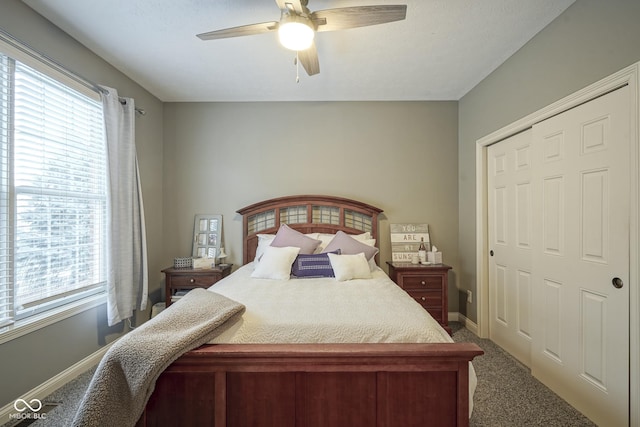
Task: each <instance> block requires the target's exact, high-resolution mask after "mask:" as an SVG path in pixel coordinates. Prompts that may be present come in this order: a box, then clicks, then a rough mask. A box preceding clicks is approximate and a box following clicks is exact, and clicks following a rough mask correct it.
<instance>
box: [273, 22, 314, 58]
mask: <svg viewBox="0 0 640 427" xmlns="http://www.w3.org/2000/svg"><path fill="white" fill-rule="evenodd" d="M314 37H315V31H314V30H313V28H312V26H311V23H310V22H309V20H308V19H306V18H304V17H302V16H296V15H286V16H283V17H282V20H281V21H280V25H279V26H278V38H279V39H280V43H281V44H282V46H284V47H286V48H287V49H289V50H295V51H299V50H306V49H309V48H310V47H311V43H313V38H314Z"/></svg>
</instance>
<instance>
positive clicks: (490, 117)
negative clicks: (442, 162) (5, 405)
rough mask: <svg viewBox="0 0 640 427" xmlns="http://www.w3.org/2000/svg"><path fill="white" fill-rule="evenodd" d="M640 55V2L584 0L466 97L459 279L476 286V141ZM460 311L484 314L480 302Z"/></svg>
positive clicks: (461, 115) (461, 114)
mask: <svg viewBox="0 0 640 427" xmlns="http://www.w3.org/2000/svg"><path fill="white" fill-rule="evenodd" d="M639 60H640V1H638V0H607V1H602V0H577V1H576V2H575V3H574V4H573V5H572V6H571V7H569V8H568V9H567V10H566V11H565V12H564V13H563V14H562V15H560V16H559V17H558V18H557V19H556V20H555V21H553V22H552V23H551V24H550V25H549V26H547V27H546V28H545V29H544V30H542V31H541V32H540V33H538V35H536V36H535V37H534V38H533V39H532V40H531V41H530V42H529V43H527V44H526V45H525V46H524V47H523V48H522V49H520V50H519V51H518V52H517V53H516V54H514V55H513V56H512V57H510V58H509V59H508V60H507V61H506V62H505V63H504V64H502V65H501V66H500V67H499V68H498V69H497V70H496V71H494V72H493V73H491V74H490V75H489V76H488V77H487V78H486V79H484V80H483V81H482V82H481V83H480V84H478V85H477V86H476V87H475V88H474V89H473V90H471V91H470V92H469V93H467V94H466V95H465V96H464V97H463V98H462V99H461V100H460V101H459V120H460V121H459V150H458V151H459V166H458V170H459V174H458V179H459V188H458V189H459V206H460V209H459V224H460V229H459V238H460V243H459V245H458V246H459V248H460V270H459V275H460V279H459V283H460V284H461V287H462V288H464V289H471V290H474V291H475V289H476V234H475V233H476V215H475V212H476V211H475V209H476V203H475V198H476V188H475V186H476V179H475V178H476V176H475V173H476V171H475V166H476V164H475V144H476V141H477V140H478V139H479V138H481V137H483V136H485V135H487V134H489V133H491V132H493V131H495V130H498V129H500V128H502V127H504V126H506V125H508V124H510V123H512V122H514V121H516V120H518V119H519V118H521V117H524V116H526V115H528V114H530V113H533V112H535V111H537V110H539V109H540V108H542V107H544V106H546V105H548V104H551V103H553V102H554V101H557V100H559V99H561V98H563V97H565V96H566V95H569V94H571V93H573V92H575V91H577V90H579V89H582V88H583V87H586V86H588V85H589V84H591V83H593V82H596V81H598V80H599V79H601V78H604V77H606V76H608V75H610V74H613V73H614V72H616V71H618V70H620V69H622V68H625V67H626V66H628V65H631V64H633V63H635V62H637V61H639ZM459 297H460V311H461V312H462V313H465V314H466V315H467V317H468V318H470V319H471V320H473V321H477V307H476V305H475V300H476V299H474V303H473V304H471V305H469V304H466V302H464V301H465V300H466V296H465V295H463V293H462V292H461V293H460V296H459Z"/></svg>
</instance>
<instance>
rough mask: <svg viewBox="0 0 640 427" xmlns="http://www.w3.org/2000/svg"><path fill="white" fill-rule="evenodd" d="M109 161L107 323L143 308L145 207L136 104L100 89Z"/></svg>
mask: <svg viewBox="0 0 640 427" xmlns="http://www.w3.org/2000/svg"><path fill="white" fill-rule="evenodd" d="M103 89H105V91H106V93H103V94H102V104H103V106H104V115H105V129H106V137H107V152H108V162H109V168H108V169H109V206H108V207H107V209H108V210H109V212H108V213H109V215H108V216H109V221H108V226H107V236H108V237H107V239H108V244H109V248H108V256H107V292H108V297H107V315H108V321H109V326H112V325H115V324H116V323H118V322H121V321H122V320H125V319H128V318H130V317H132V316H133V311H134V310H136V309H138V308H139V309H140V310H144V309H145V308H146V306H147V294H148V271H147V244H146V241H147V239H146V234H145V225H144V209H143V205H142V190H141V186H140V174H139V172H138V160H137V158H136V146H135V103H134V100H133V99H131V98H120V97H119V96H118V92H117V91H116V90H115V89H112V88H108V87H103Z"/></svg>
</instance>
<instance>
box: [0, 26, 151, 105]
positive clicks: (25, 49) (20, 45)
mask: <svg viewBox="0 0 640 427" xmlns="http://www.w3.org/2000/svg"><path fill="white" fill-rule="evenodd" d="M0 40H2V41H4V42H5V43H8V44H10V45H11V46H13V47H14V48H16V49H18V50H19V51H21V52H22V53H25V54H27V55H29V56H30V57H32V58H34V59H36V60H38V61H40V62H42V63H44V64H46V65H48V66H49V67H51V68H53V69H55V70H56V71H58V72H59V73H62V74H64V75H65V76H67V77H69V78H70V79H72V80H74V81H75V82H77V83H80V84H81V85H83V86H85V87H87V88H89V89H91V90H93V91H94V92H97V93H102V94H105V93H107V91H106V89H103V88H102V87H101V86H100V85H98V84H96V83H94V82H92V81H91V80H88V79H86V78H84V77H82V76H80V75H79V74H76V73H74V72H73V71H71V70H69V69H68V68H66V67H65V66H64V65H62V64H60V63H59V62H57V61H56V60H54V59H52V58H50V57H48V56H47V55H45V54H43V53H40V52H38V51H37V50H35V49H34V48H32V47H31V46H30V45H29V44H27V43H25V42H23V41H22V40H19V39H17V38H15V37H14V36H13V35H11V34H10V33H8V32H6V31H5V30H4V29H2V28H0ZM121 102H122V101H121ZM136 113H138V114H140V115H141V116H144V115H145V114H146V111H144V109H142V108H138V107H136Z"/></svg>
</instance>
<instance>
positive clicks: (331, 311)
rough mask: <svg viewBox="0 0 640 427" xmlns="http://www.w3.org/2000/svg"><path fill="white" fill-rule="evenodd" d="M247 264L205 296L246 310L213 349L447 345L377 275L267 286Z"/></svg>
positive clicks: (417, 309) (426, 318)
mask: <svg viewBox="0 0 640 427" xmlns="http://www.w3.org/2000/svg"><path fill="white" fill-rule="evenodd" d="M252 271H253V266H252V264H247V265H245V266H243V267H241V268H240V269H239V270H238V271H236V272H235V273H234V274H232V275H230V276H228V277H226V278H225V279H223V280H221V281H219V282H218V283H216V284H215V285H214V286H212V287H211V288H209V290H211V291H213V292H216V293H219V294H222V295H224V296H226V297H228V298H231V299H233V300H236V301H238V302H241V303H242V304H244V305H245V306H246V312H245V314H244V315H243V316H242V319H241V320H240V321H239V322H237V323H236V324H235V325H234V326H233V327H231V328H230V329H229V330H227V331H225V332H224V333H223V334H221V335H220V336H218V337H217V338H216V339H215V341H214V342H215V343H364V342H366V343H375V342H396V343H407V342H452V339H451V337H450V336H449V334H447V332H446V331H445V330H444V329H442V328H441V327H440V325H439V324H438V322H436V321H435V320H434V319H433V318H432V317H431V316H430V315H429V314H428V313H427V312H426V311H425V310H424V309H423V308H422V307H421V306H420V305H419V304H418V303H416V302H415V301H414V300H413V299H412V298H411V297H409V296H408V295H407V294H406V293H405V292H404V291H403V290H402V289H400V287H398V286H397V285H395V284H394V283H393V282H392V281H391V279H389V277H388V276H387V275H386V274H385V273H384V271H382V270H381V269H379V268H378V269H377V270H376V271H374V272H373V278H372V279H366V280H363V279H358V280H349V281H345V282H339V281H337V280H336V279H333V278H312V279H291V280H269V279H255V278H252V277H250V275H251V272H252Z"/></svg>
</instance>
